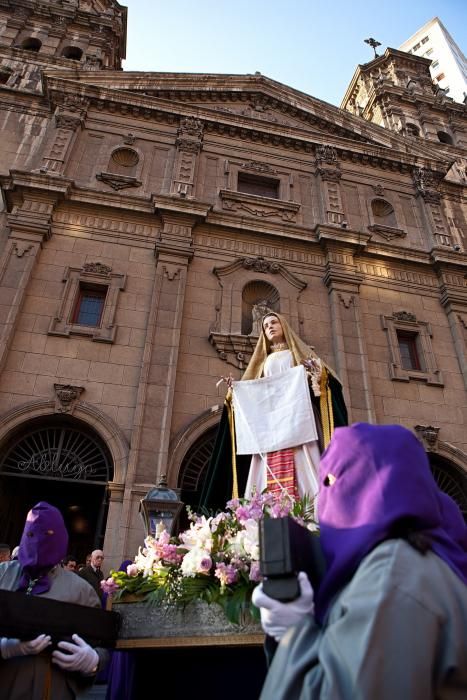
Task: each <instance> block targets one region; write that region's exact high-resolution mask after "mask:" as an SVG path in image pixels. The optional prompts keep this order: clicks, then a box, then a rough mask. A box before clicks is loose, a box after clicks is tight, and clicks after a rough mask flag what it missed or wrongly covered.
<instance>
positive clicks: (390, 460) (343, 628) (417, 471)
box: [253, 423, 467, 700]
mask: <svg viewBox="0 0 467 700" xmlns="http://www.w3.org/2000/svg"><path fill="white" fill-rule="evenodd" d="M319 481H320V490H319V495H318V513H319V520H320V535H321V544H322V548H323V552H324V556H325V560H326V564H327V569H326V572H325V575H324V578H323V579H322V581H321V584H320V586H319V589H318V590H317V591H316V592H315V593H314V594H313V591H312V589H311V586H310V583H309V581H308V579H307V577H306V575H305V574H303V572H302V573H300V575H299V580H300V586H301V591H302V594H301V596H300V597H299V598H298V599H297V600H296V601H292V602H290V603H280V602H278V601H276V600H272V599H271V598H269V597H268V596H266V595H265V594H264V592H263V590H262V587H261V586H259V587H258V588H257V589H256V590H255V592H254V596H253V600H254V602H255V603H256V605H258V607H260V609H261V620H262V624H263V628H264V630H265V632H266V633H267V634H269V635H271V636H273V637H275V639H276V640H277V641H280V643H279V646H278V648H277V651H276V653H275V655H274V658H273V661H272V664H271V667H270V669H269V672H268V675H267V678H266V681H265V684H264V687H263V691H262V694H261V700H272V699H274V700H286V699H287V700H295V699H297V700H298V698H300V700H318V699H322V698H336V699H339V700H356V699H358V700H374V698H378V700H389V699H390V698H391V700H392V699H393V698H401V699H402V698H403V699H404V700H405V699H407V700H408V699H409V698H410V700H430V699H433V700H434V699H435V698H436V700H443V699H447V698H449V699H450V700H453V699H454V698H459V700H460V698H465V697H467V527H466V524H465V522H464V519H463V517H462V515H461V513H460V510H459V509H458V507H457V505H456V504H455V503H454V502H453V501H452V500H451V499H450V498H449V497H448V496H447V495H446V494H445V493H443V492H442V491H440V489H439V488H438V486H437V485H436V482H435V480H434V478H433V476H432V474H431V471H430V467H429V463H428V459H427V456H426V454H425V451H424V449H423V447H422V445H421V444H420V442H419V441H418V440H417V438H416V437H415V436H414V435H413V433H411V432H410V431H409V430H407V429H405V428H403V427H401V426H397V425H387V426H375V425H367V424H365V423H357V424H355V425H353V426H351V427H349V428H337V429H336V431H335V433H334V435H333V437H332V440H331V442H330V444H329V446H328V448H327V450H326V451H325V452H324V454H323V455H322V458H321V464H320V474H319Z"/></svg>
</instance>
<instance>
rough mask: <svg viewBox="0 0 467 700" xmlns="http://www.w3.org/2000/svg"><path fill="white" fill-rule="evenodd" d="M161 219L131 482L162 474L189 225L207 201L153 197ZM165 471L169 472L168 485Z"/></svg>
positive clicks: (201, 214)
mask: <svg viewBox="0 0 467 700" xmlns="http://www.w3.org/2000/svg"><path fill="white" fill-rule="evenodd" d="M154 204H155V208H156V211H157V213H158V214H159V216H160V218H161V222H162V226H161V232H160V237H159V239H158V240H157V242H156V248H155V258H156V270H155V281H154V288H153V296H152V301H151V313H150V317H149V322H148V330H147V335H146V343H145V347H144V355H143V366H142V370H141V380H140V386H139V390H138V398H137V408H136V414H135V416H136V417H135V431H134V438H133V440H132V454H131V455H130V463H131V467H130V468H131V469H133V470H134V477H133V485H135V484H141V483H143V484H154V483H157V481H158V478H159V477H160V475H161V474H167V458H168V448H169V440H170V425H171V420H172V405H173V399H174V391H175V379H176V372H177V362H178V352H179V342H180V329H181V324H182V314H183V304H184V300H185V288H186V280H187V269H188V265H189V263H190V260H191V258H192V257H193V227H194V226H195V224H196V223H197V221H200V220H204V218H205V217H206V214H207V212H208V210H209V208H210V206H209V205H206V204H199V203H196V202H193V201H191V202H189V201H188V200H186V199H180V198H179V197H163V196H158V197H157V198H156V199H155V202H154ZM170 476H171V475H170V474H168V479H169V485H171V486H174V485H176V484H170V481H171V479H170Z"/></svg>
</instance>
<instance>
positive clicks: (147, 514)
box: [139, 474, 183, 536]
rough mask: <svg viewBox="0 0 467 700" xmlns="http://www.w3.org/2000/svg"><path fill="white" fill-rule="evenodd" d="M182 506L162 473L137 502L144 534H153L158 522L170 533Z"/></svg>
mask: <svg viewBox="0 0 467 700" xmlns="http://www.w3.org/2000/svg"><path fill="white" fill-rule="evenodd" d="M182 508H183V503H182V501H179V500H178V496H177V494H176V493H175V491H172V489H169V487H168V486H167V477H166V476H165V474H162V475H161V477H160V479H159V484H158V485H157V486H156V487H155V488H153V489H150V490H149V491H148V492H147V494H146V495H145V497H144V498H142V499H141V500H140V502H139V512H140V513H141V517H142V518H143V522H144V529H145V530H146V535H152V536H154V535H155V534H156V530H157V526H158V525H160V523H162V525H163V526H164V528H165V530H167V532H168V533H169V534H170V535H172V534H173V529H174V527H175V524H176V522H177V518H178V516H179V514H180V511H181V510H182Z"/></svg>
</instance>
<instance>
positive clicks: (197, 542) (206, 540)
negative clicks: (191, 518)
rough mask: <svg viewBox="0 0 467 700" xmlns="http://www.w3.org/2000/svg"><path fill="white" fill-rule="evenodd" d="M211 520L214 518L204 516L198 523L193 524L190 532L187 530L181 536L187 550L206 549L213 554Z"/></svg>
mask: <svg viewBox="0 0 467 700" xmlns="http://www.w3.org/2000/svg"><path fill="white" fill-rule="evenodd" d="M211 520H212V518H205V517H204V515H203V516H202V517H201V518H199V519H198V520H197V521H196V523H191V525H190V529H189V530H185V532H182V533H181V534H180V539H181V540H182V542H183V544H184V545H185V547H186V548H187V549H193V548H194V547H197V548H198V549H205V550H207V551H208V552H211V550H212V533H211Z"/></svg>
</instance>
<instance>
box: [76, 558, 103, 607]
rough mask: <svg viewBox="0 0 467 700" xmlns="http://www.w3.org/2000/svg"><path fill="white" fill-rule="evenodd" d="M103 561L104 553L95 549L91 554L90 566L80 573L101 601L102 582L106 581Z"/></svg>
mask: <svg viewBox="0 0 467 700" xmlns="http://www.w3.org/2000/svg"><path fill="white" fill-rule="evenodd" d="M103 561H104V552H103V551H102V550H101V549H95V550H94V551H93V552H91V562H90V563H89V564H88V566H84V567H83V568H82V569H80V570H79V571H78V574H79V576H81V578H84V580H85V581H87V582H88V583H90V584H91V586H92V587H93V588H94V590H95V591H96V593H97V595H98V596H99V600H101V601H102V599H103V591H102V588H101V581H103V580H104V573H103V571H102V563H103Z"/></svg>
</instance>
